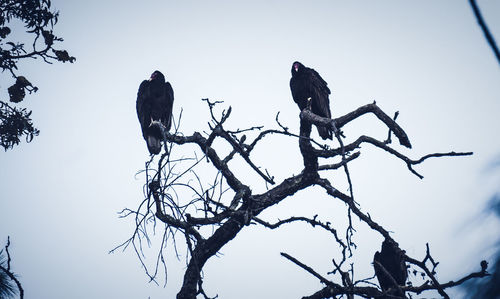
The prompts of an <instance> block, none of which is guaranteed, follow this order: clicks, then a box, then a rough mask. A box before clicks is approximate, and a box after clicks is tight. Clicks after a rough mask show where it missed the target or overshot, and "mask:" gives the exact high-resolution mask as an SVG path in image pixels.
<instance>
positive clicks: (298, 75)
mask: <svg viewBox="0 0 500 299" xmlns="http://www.w3.org/2000/svg"><path fill="white" fill-rule="evenodd" d="M290 90H291V91H292V97H293V100H294V101H295V103H297V105H299V108H300V110H301V111H302V110H303V109H304V108H306V107H307V105H308V101H309V100H308V99H309V98H310V101H311V111H312V113H314V114H316V115H318V116H322V117H328V118H331V117H332V114H331V112H330V100H329V99H328V95H329V94H330V89H329V88H328V86H327V84H326V82H325V80H323V78H321V76H320V75H319V74H318V72H316V71H315V70H314V69H311V68H308V67H306V66H304V65H303V64H302V63H300V62H298V61H295V62H294V63H293V65H292V79H290ZM316 128H317V129H318V133H319V135H320V136H321V138H323V139H332V129H330V128H326V127H320V126H316Z"/></svg>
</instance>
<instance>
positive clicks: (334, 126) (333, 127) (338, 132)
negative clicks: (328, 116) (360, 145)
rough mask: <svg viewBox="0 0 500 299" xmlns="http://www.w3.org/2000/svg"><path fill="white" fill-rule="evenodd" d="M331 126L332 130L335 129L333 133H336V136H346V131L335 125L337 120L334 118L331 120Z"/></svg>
mask: <svg viewBox="0 0 500 299" xmlns="http://www.w3.org/2000/svg"><path fill="white" fill-rule="evenodd" d="M330 126H331V127H332V130H333V134H335V136H337V137H338V136H342V137H344V138H345V136H344V132H342V131H340V130H339V129H337V126H336V125H335V120H333V119H332V121H331V122H330Z"/></svg>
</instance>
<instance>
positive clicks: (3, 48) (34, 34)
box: [0, 0, 75, 150]
mask: <svg viewBox="0 0 500 299" xmlns="http://www.w3.org/2000/svg"><path fill="white" fill-rule="evenodd" d="M58 16H59V13H58V12H57V11H53V10H51V2H50V0H2V1H0V69H1V71H2V72H5V71H8V72H9V73H10V74H11V75H12V77H13V78H14V79H15V82H14V84H13V85H11V86H10V87H8V89H7V90H8V93H9V101H10V102H11V103H16V104H17V103H19V102H21V101H23V100H24V98H25V96H26V91H27V92H28V93H32V92H36V91H37V90H38V88H37V87H36V86H34V85H33V84H31V83H30V81H28V79H26V77H24V76H21V75H18V66H17V64H18V62H19V61H20V60H21V59H25V58H41V59H42V60H43V61H44V62H46V63H49V64H51V63H52V62H54V61H60V62H66V61H69V62H74V61H75V58H74V57H71V56H70V55H69V54H68V52H67V51H66V50H58V49H55V48H54V46H55V44H56V43H57V42H62V41H63V39H62V38H60V37H57V36H56V35H54V33H53V27H54V25H55V24H56V23H57V18H58ZM13 20H18V21H21V22H22V23H23V24H24V25H25V28H26V33H27V34H28V35H29V36H30V37H31V38H32V40H33V43H32V44H31V45H25V44H23V43H20V42H17V41H15V40H11V39H10V37H11V33H12V30H11V28H10V27H9V26H10V22H11V21H13ZM0 108H1V112H0V137H1V141H2V143H1V144H0V145H1V146H2V147H3V148H4V149H5V150H7V149H11V148H13V147H14V145H17V144H19V142H20V140H21V138H22V137H23V136H25V137H26V138H25V139H26V141H27V142H30V141H31V140H33V136H36V135H38V133H39V131H38V129H35V128H34V127H33V123H32V121H31V119H30V115H31V111H26V109H20V108H16V107H11V106H9V105H8V104H7V102H6V101H0Z"/></svg>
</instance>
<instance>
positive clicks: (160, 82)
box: [136, 71, 174, 155]
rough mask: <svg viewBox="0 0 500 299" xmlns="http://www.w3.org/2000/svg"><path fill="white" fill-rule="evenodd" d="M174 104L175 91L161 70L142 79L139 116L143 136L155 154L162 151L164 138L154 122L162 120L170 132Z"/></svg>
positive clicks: (138, 99)
mask: <svg viewBox="0 0 500 299" xmlns="http://www.w3.org/2000/svg"><path fill="white" fill-rule="evenodd" d="M173 104H174V91H173V89H172V86H171V85H170V83H169V82H165V76H163V74H162V73H161V72H160V71H154V72H153V74H152V75H151V78H149V80H144V81H142V83H141V85H140V86H139V91H138V92H137V101H136V109H137V117H138V118H139V122H140V123H141V129H142V136H143V137H144V139H145V140H146V144H147V146H148V150H149V152H150V153H151V154H153V155H157V154H159V153H160V151H161V142H162V140H163V138H162V134H161V131H160V129H159V128H158V126H156V125H155V126H153V123H155V122H160V123H161V124H162V125H163V126H164V128H165V131H166V132H168V130H170V126H171V125H172V106H173Z"/></svg>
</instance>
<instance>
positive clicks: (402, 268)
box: [373, 239, 408, 298]
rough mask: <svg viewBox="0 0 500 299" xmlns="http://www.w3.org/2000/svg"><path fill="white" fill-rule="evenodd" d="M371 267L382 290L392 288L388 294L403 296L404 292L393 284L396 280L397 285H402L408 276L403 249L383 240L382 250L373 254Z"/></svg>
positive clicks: (394, 243)
mask: <svg viewBox="0 0 500 299" xmlns="http://www.w3.org/2000/svg"><path fill="white" fill-rule="evenodd" d="M379 264H380V265H382V267H384V269H385V270H386V271H384V270H383V269H381V267H380V265H379ZM373 267H374V268H375V275H376V276H377V279H378V282H379V284H380V287H381V288H382V291H386V290H388V289H393V291H391V292H390V293H389V294H391V295H394V296H401V297H403V298H404V292H401V291H399V290H398V287H397V286H395V285H394V282H396V283H397V284H398V286H404V285H405V283H406V279H407V278H408V272H407V269H406V263H405V261H404V251H403V250H401V249H400V248H399V247H398V244H397V243H396V242H394V241H392V240H388V239H385V240H384V242H383V243H382V250H380V252H378V251H377V252H375V255H374V256H373ZM386 272H387V273H389V274H390V275H391V276H392V278H393V279H391V278H390V277H389V276H388V275H387V273H386Z"/></svg>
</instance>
